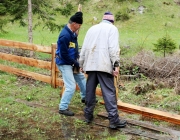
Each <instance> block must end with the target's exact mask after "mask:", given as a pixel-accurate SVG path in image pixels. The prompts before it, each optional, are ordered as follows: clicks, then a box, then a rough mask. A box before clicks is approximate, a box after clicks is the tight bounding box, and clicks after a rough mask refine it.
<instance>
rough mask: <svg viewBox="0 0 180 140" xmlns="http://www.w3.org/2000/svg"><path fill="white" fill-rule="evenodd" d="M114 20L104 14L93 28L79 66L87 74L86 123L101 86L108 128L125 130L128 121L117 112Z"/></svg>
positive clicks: (85, 42) (116, 46) (87, 37)
mask: <svg viewBox="0 0 180 140" xmlns="http://www.w3.org/2000/svg"><path fill="white" fill-rule="evenodd" d="M113 24H114V16H113V14H112V13H111V12H105V14H104V15H103V20H102V22H100V23H99V24H97V25H94V26H92V27H91V28H90V29H89V30H88V31H87V33H86V36H85V39H84V42H83V45H82V49H81V53H80V59H79V64H80V67H81V68H82V69H83V71H84V72H86V73H87V74H88V79H87V84H86V97H85V100H86V107H85V109H84V116H85V121H86V122H87V123H90V122H91V121H92V120H93V112H94V108H95V104H96V95H95V91H96V87H97V85H98V84H100V86H101V90H102V95H103V99H104V101H105V108H106V110H107V112H108V119H109V123H110V125H109V127H110V128H112V129H116V128H122V127H125V126H126V121H125V120H122V119H120V118H119V115H118V109H117V99H116V89H115V86H114V76H117V75H118V74H119V70H118V69H117V67H119V52H120V49H119V32H118V29H117V27H115V26H114V25H113ZM115 67H116V68H115Z"/></svg>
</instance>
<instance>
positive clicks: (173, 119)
mask: <svg viewBox="0 0 180 140" xmlns="http://www.w3.org/2000/svg"><path fill="white" fill-rule="evenodd" d="M1 46H4V47H11V48H18V49H25V50H31V51H36V52H42V53H47V54H50V55H51V58H52V60H51V62H48V61H43V60H37V59H33V58H28V57H22V56H16V55H13V54H7V53H2V52H0V59H3V60H7V61H11V62H16V63H20V64H25V65H28V66H33V67H38V68H42V69H46V70H50V71H51V75H50V76H47V75H43V74H39V73H35V72H30V71H25V70H21V69H18V68H14V67H10V66H6V65H2V64H0V70H1V71H5V72H8V73H12V74H16V75H20V76H24V77H29V78H32V79H35V80H39V81H42V82H46V83H49V84H51V86H52V87H53V88H57V87H63V86H64V84H63V80H62V79H60V78H58V75H59V71H58V69H57V67H56V64H55V61H54V58H55V51H56V44H52V45H51V47H45V46H39V45H35V44H31V43H23V42H17V41H11V40H4V39H0V47H1ZM77 89H78V88H77ZM96 95H99V96H102V93H101V89H100V88H97V89H96ZM101 103H102V104H104V102H101ZM117 105H118V109H119V110H122V111H124V112H128V113H136V114H141V115H143V116H146V117H150V118H155V119H158V120H163V121H167V122H170V123H174V124H178V125H180V115H177V114H172V113H168V112H162V111H158V110H154V109H149V108H145V107H141V106H136V105H132V104H128V103H123V102H121V101H118V102H117Z"/></svg>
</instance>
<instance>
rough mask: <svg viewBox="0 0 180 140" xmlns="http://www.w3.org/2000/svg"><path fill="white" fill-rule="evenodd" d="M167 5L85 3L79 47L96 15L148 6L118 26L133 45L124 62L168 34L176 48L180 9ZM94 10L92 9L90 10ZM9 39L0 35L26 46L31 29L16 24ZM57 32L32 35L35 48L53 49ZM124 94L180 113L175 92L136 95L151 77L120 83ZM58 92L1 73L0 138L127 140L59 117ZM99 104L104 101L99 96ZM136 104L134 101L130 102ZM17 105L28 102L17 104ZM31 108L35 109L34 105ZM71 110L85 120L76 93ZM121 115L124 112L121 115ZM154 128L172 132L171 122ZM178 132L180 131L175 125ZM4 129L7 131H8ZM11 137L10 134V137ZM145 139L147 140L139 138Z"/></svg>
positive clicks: (128, 98) (128, 99)
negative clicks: (143, 11)
mask: <svg viewBox="0 0 180 140" xmlns="http://www.w3.org/2000/svg"><path fill="white" fill-rule="evenodd" d="M163 2H164V1H163V0H159V1H156V0H152V1H148V0H143V1H142V3H138V2H131V1H125V2H123V3H122V4H119V3H117V2H115V1H111V2H110V1H108V0H105V1H102V2H98V1H95V0H92V1H90V0H88V1H85V2H84V5H83V13H84V24H83V25H82V28H81V30H80V34H79V38H78V40H79V45H80V46H81V45H82V43H83V39H84V36H85V34H86V32H87V30H88V29H89V27H91V26H92V23H91V20H92V18H93V17H94V16H96V17H97V18H98V22H100V21H101V19H102V15H103V14H104V12H105V11H107V10H110V11H112V12H113V13H114V14H116V13H117V12H118V11H119V10H120V9H121V8H123V7H128V8H129V9H131V8H134V9H137V7H138V6H139V5H144V6H146V8H147V9H146V10H145V13H144V14H142V15H141V14H139V13H138V12H136V13H135V14H132V13H130V17H131V18H130V20H128V21H124V22H122V21H117V22H115V25H116V26H117V27H118V29H119V32H120V46H121V48H122V47H124V46H130V49H128V50H127V53H125V55H122V56H121V57H124V58H125V57H132V56H134V55H135V54H136V53H137V52H139V51H141V50H142V49H148V50H152V49H153V43H155V42H156V41H157V40H158V39H159V38H162V37H163V36H164V35H165V34H166V33H167V34H169V35H170V36H171V38H172V39H173V40H174V41H175V42H176V43H177V45H178V44H180V40H179V38H180V34H179V31H180V27H179V24H178V23H180V15H179V12H178V11H179V6H177V5H175V3H173V2H172V1H171V0H167V1H166V2H170V3H171V5H164V4H163ZM90 5H91V6H90ZM68 19H69V17H68V18H65V17H64V16H59V17H57V22H59V23H61V24H62V23H63V24H66V23H67V21H68ZM6 30H7V31H8V33H7V34H0V38H1V39H2V38H3V39H8V40H15V41H22V42H28V36H27V35H28V33H27V27H19V25H18V23H15V24H10V23H9V24H8V25H7V27H6ZM58 35H59V31H56V32H53V33H51V32H50V31H49V30H48V29H44V30H42V29H41V27H38V28H37V29H36V30H34V31H33V36H34V39H33V40H34V41H33V42H34V43H35V44H39V45H44V46H51V43H56V41H57V38H58ZM37 57H39V58H41V59H45V58H50V56H49V55H44V54H43V53H37ZM0 63H1V64H6V65H10V66H15V67H18V68H21V69H24V70H29V71H34V72H40V73H44V74H47V73H48V72H47V71H42V70H41V69H38V68H33V67H25V66H24V65H21V64H20V65H17V64H16V63H10V62H7V61H2V60H0ZM122 82H123V83H124V85H125V89H120V91H119V95H118V96H119V99H120V100H122V101H123V102H126V103H130V104H134V105H139V106H144V107H149V108H153V109H157V110H163V111H167V112H171V113H176V114H178V113H179V111H180V97H179V96H178V95H176V94H175V93H174V89H170V88H159V87H158V88H157V89H155V90H148V91H147V92H145V93H142V94H139V95H136V94H135V92H134V87H135V86H137V85H139V84H141V85H142V84H146V83H151V82H152V81H150V80H149V79H148V78H146V77H144V78H142V79H139V80H134V81H122ZM59 94H60V89H59V88H57V89H53V88H52V87H51V86H50V85H49V84H46V83H42V82H40V81H33V80H31V79H23V78H19V77H17V76H15V75H12V74H8V73H5V72H2V71H0V139H1V134H4V135H6V136H5V137H3V138H4V140H5V139H7V140H8V139H12V138H13V139H28V138H31V139H38V140H44V139H58V138H62V137H65V138H66V137H68V136H66V135H68V134H69V135H70V136H71V138H74V139H87V140H88V139H89V140H90V139H92V140H93V139H94V140H96V139H108V140H116V139H117V140H118V139H122V140H126V139H128V135H126V134H124V133H122V132H120V131H119V132H111V131H109V129H106V128H103V129H100V131H96V130H94V129H92V126H87V125H85V124H84V123H83V121H82V119H76V118H75V119H73V118H69V117H65V116H61V115H59V114H58V113H57V111H58V104H59V100H60V97H59ZM98 98H99V99H100V100H101V99H102V97H98ZM132 99H133V100H132ZM17 100H21V101H24V102H26V103H21V102H18V101H17ZM32 103H33V105H32ZM35 105H39V106H37V107H35ZM70 108H72V109H73V110H74V111H75V113H77V114H78V113H79V114H80V116H81V117H83V113H82V112H83V108H84V105H83V104H81V103H80V95H79V92H78V91H77V92H76V93H75V95H74V96H73V98H72V101H71V104H70ZM104 109H105V108H104V106H102V105H101V104H97V105H96V109H95V112H94V113H95V115H97V113H98V112H101V111H102V110H104ZM120 112H121V111H120ZM124 117H125V118H126V117H127V118H133V119H139V118H140V117H139V115H136V114H134V115H132V114H125V116H124ZM151 121H152V122H154V124H158V125H163V126H164V127H166V128H168V127H170V126H169V124H168V123H164V122H162V121H157V120H151ZM175 128H176V129H177V130H180V128H179V127H178V126H175ZM5 130H8V132H6V131H5ZM10 134H11V135H10ZM141 139H143V138H141Z"/></svg>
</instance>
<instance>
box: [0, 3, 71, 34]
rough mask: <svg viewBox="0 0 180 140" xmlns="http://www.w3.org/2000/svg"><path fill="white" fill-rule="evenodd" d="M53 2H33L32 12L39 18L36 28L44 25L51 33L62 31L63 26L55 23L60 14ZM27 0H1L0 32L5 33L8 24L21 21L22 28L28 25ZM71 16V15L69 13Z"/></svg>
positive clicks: (35, 24)
mask: <svg viewBox="0 0 180 140" xmlns="http://www.w3.org/2000/svg"><path fill="white" fill-rule="evenodd" d="M56 4H57V3H53V2H52V1H51V0H32V12H33V15H34V16H36V17H37V20H36V23H34V28H36V27H37V26H39V25H40V24H42V25H43V28H46V27H47V28H48V29H49V30H50V31H54V30H57V29H58V30H60V29H61V28H62V25H59V24H57V23H56V22H55V15H56V14H59V13H58V11H57V10H56V9H57V6H56ZM27 11H28V1H27V0H1V2H0V32H5V30H4V29H3V27H4V26H5V25H6V24H7V23H8V22H12V23H13V22H14V21H19V23H20V25H21V26H26V25H27V23H28V22H27ZM69 14H70V13H69Z"/></svg>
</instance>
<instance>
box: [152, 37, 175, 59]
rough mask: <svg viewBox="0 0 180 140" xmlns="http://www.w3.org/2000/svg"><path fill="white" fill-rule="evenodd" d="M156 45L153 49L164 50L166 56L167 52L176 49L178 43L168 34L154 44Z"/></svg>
mask: <svg viewBox="0 0 180 140" xmlns="http://www.w3.org/2000/svg"><path fill="white" fill-rule="evenodd" d="M154 47H155V49H153V51H156V52H163V54H164V57H165V56H166V53H172V52H173V51H174V50H175V49H176V44H175V42H174V41H173V40H172V39H171V38H170V36H169V35H166V36H164V37H163V38H160V39H158V41H157V43H156V44H154Z"/></svg>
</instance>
